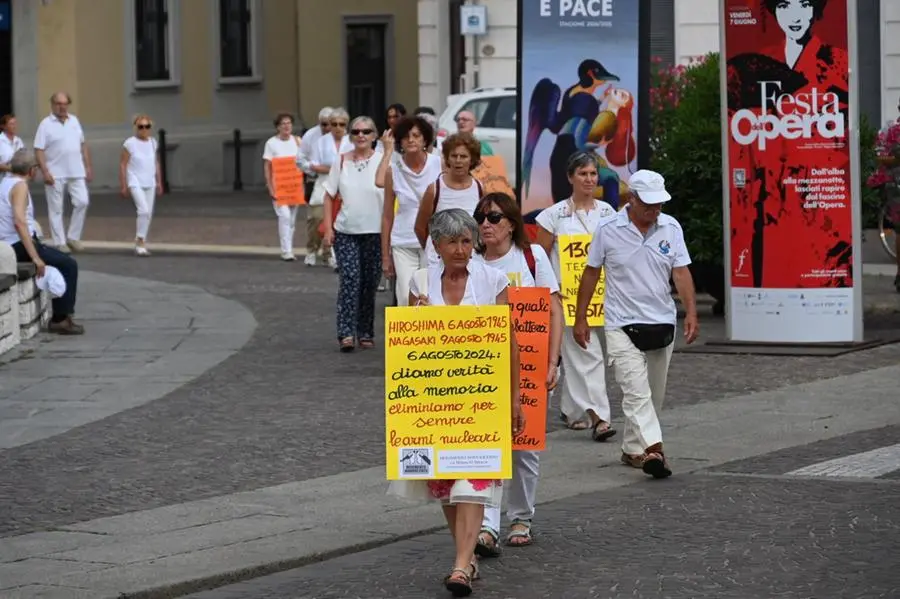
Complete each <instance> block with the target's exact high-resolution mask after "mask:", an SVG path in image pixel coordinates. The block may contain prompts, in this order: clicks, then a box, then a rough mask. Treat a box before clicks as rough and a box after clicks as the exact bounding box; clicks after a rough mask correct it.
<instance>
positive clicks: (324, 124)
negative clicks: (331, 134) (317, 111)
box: [319, 121, 331, 127]
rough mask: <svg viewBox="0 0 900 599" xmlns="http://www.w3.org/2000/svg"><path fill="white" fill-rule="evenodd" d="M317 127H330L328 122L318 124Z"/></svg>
mask: <svg viewBox="0 0 900 599" xmlns="http://www.w3.org/2000/svg"><path fill="white" fill-rule="evenodd" d="M319 127H331V123H329V122H328V121H325V122H323V123H319Z"/></svg>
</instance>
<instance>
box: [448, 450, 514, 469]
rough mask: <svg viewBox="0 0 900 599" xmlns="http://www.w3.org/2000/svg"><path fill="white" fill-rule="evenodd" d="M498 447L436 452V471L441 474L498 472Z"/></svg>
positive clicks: (499, 453)
mask: <svg viewBox="0 0 900 599" xmlns="http://www.w3.org/2000/svg"><path fill="white" fill-rule="evenodd" d="M501 455H502V452H501V451H500V450H499V449H468V450H467V449H457V450H445V451H440V452H438V471H439V472H440V473H441V474H451V473H453V472H499V471H500V456H501Z"/></svg>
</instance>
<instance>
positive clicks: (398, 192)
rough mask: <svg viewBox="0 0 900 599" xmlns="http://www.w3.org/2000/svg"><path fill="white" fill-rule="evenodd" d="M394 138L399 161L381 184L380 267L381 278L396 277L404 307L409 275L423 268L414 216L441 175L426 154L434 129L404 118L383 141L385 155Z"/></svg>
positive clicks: (435, 160) (433, 158) (418, 120)
mask: <svg viewBox="0 0 900 599" xmlns="http://www.w3.org/2000/svg"><path fill="white" fill-rule="evenodd" d="M394 139H395V140H396V146H397V148H399V151H400V153H401V157H402V158H401V160H396V161H393V162H392V164H391V169H390V171H389V172H388V174H387V177H386V178H385V183H384V197H385V198H386V201H385V203H384V212H383V214H382V220H381V263H382V266H381V268H382V271H383V272H384V276H385V277H387V278H389V279H393V278H396V281H397V305H400V306H405V305H406V298H407V295H408V294H409V280H410V277H411V276H412V273H414V272H415V271H416V270H418V269H419V268H424V267H425V265H426V261H425V252H424V250H423V249H422V246H421V245H420V243H419V240H418V238H417V237H416V232H415V223H416V215H417V214H418V213H419V203H420V202H421V201H422V197H423V196H424V195H425V193H426V192H427V191H428V188H429V187H430V186H431V184H432V183H434V182H435V181H436V180H437V178H438V177H439V176H440V174H441V159H440V157H438V156H437V155H435V154H432V153H431V152H430V146H431V144H432V143H433V141H434V129H433V128H432V127H431V125H429V124H428V121H426V120H425V119H423V118H421V117H404V118H402V119H400V121H398V122H397V124H396V125H394V129H393V138H392V137H391V136H386V138H385V152H386V155H390V153H392V152H393V151H394V148H393V147H392V146H393V145H394V143H392V141H393V140H394ZM394 198H396V200H395V199H394ZM395 201H396V205H395Z"/></svg>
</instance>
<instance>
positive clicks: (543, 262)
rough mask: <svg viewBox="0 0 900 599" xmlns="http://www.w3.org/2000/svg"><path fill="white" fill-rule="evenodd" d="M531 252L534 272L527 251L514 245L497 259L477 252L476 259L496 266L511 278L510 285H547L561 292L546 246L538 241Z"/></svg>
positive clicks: (551, 289)
mask: <svg viewBox="0 0 900 599" xmlns="http://www.w3.org/2000/svg"><path fill="white" fill-rule="evenodd" d="M531 254H532V255H533V256H534V274H535V276H531V269H529V268H528V260H527V259H526V258H525V252H524V251H522V250H521V249H519V248H518V247H517V246H515V245H514V246H512V247H511V248H510V250H509V251H508V252H506V255H505V256H502V257H500V258H497V259H496V260H486V259H485V258H484V256H482V255H480V254H476V257H475V258H474V259H475V260H478V261H479V262H483V263H484V264H486V265H487V266H490V267H491V268H496V269H497V270H499V271H500V272H502V273H504V274H505V275H506V276H507V278H508V279H509V286H510V287H546V288H548V289H549V290H550V293H558V292H559V283H558V282H557V280H556V275H555V274H554V272H553V266H552V265H551V264H550V258H548V257H547V253H546V252H544V248H542V247H541V246H539V245H538V244H536V243H532V244H531Z"/></svg>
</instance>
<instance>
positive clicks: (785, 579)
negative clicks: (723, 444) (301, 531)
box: [190, 475, 900, 599]
mask: <svg viewBox="0 0 900 599" xmlns="http://www.w3.org/2000/svg"><path fill="white" fill-rule="evenodd" d="M898 492H900V483H897V482H881V483H846V482H821V481H797V480H791V479H775V480H764V479H758V478H743V477H734V476H710V475H706V476H703V475H694V476H682V477H674V478H672V479H669V480H667V481H665V482H662V483H656V482H649V481H648V482H645V483H639V484H634V485H631V486H628V487H623V488H620V489H616V490H614V491H610V492H606V493H603V494H602V496H598V495H597V494H591V495H581V496H577V497H574V498H571V499H566V500H561V501H557V502H553V503H550V504H547V505H543V506H539V507H538V514H537V517H538V520H536V523H535V527H536V531H537V533H536V537H535V538H536V542H535V544H534V545H533V546H532V547H529V548H523V549H508V548H507V549H505V551H504V554H503V555H502V556H501V557H500V558H499V559H496V560H490V561H485V562H483V568H482V576H483V579H482V580H481V581H476V582H475V585H476V594H475V595H474V596H475V597H479V598H481V599H547V598H553V599H556V598H560V599H562V598H565V599H582V598H584V599H588V598H592V599H593V598H604V599H607V598H609V599H617V598H623V599H624V598H626V597H627V598H645V599H651V598H660V599H662V598H665V599H682V598H683V599H726V598H728V599H732V598H733V599H751V598H756V597H759V598H762V597H765V598H767V599H769V598H772V599H774V598H776V597H784V598H786V599H787V598H790V599H798V598H813V597H814V598H818V599H826V598H827V599H844V598H846V599H850V598H859V599H863V598H865V599H873V598H876V597H884V598H891V597H897V596H900V572H898V570H897V568H895V567H892V566H890V565H889V562H891V561H892V559H893V558H892V557H889V556H895V555H897V553H898V551H900V542H898V540H897V539H898V534H900V504H898V502H897V501H896V497H897V493H898ZM435 509H437V507H435ZM398 517H401V516H398ZM451 564H452V541H451V539H450V537H449V535H448V534H447V533H435V534H430V535H426V536H422V537H418V538H415V539H411V540H407V541H401V542H398V543H393V544H391V545H388V546H385V547H381V548H378V549H373V550H369V551H365V552H362V553H358V554H354V555H348V556H345V557H341V558H338V559H333V560H330V561H326V562H323V563H320V564H314V565H310V566H306V567H303V568H299V569H296V570H292V571H286V572H282V573H279V574H275V575H271V576H268V577H265V578H259V579H256V580H251V581H248V582H245V583H241V584H236V585H232V586H229V587H222V588H219V589H215V590H211V591H207V592H202V593H197V594H194V595H191V596H190V597H191V598H192V599H339V598H340V599H350V598H354V599H356V598H366V599H387V598H390V599H424V598H432V597H434V598H441V599H443V598H445V597H449V596H450V595H449V593H447V592H446V591H445V590H444V589H443V588H442V587H441V584H440V580H441V578H442V577H443V576H444V575H446V573H447V572H448V571H449V567H450V565H451Z"/></svg>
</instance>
